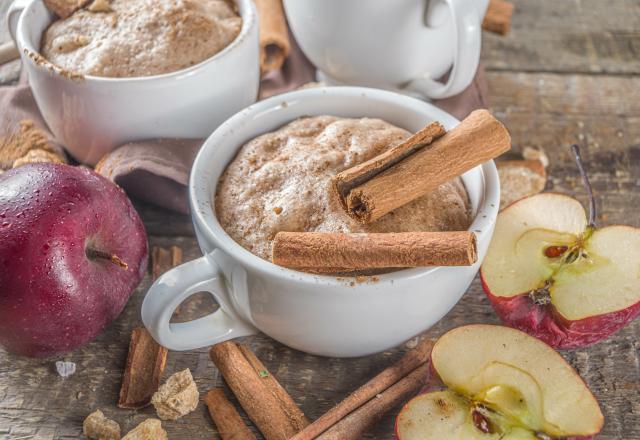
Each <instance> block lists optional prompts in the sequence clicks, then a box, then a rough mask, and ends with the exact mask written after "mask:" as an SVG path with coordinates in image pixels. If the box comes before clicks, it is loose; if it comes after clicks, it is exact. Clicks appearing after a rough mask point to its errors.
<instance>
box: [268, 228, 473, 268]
mask: <svg viewBox="0 0 640 440" xmlns="http://www.w3.org/2000/svg"><path fill="white" fill-rule="evenodd" d="M477 258H478V257H477V251H476V236H475V234H474V233H473V232H470V231H460V232H457V231H454V232H399V233H394V232H391V233H360V234H343V233H336V232H278V233H277V234H276V237H275V239H274V241H273V248H272V260H273V262H274V263H275V264H277V265H279V266H283V267H289V268H291V269H324V270H328V271H335V272H347V271H350V270H358V269H376V268H390V267H421V266H470V265H472V264H473V263H475V262H476V260H477Z"/></svg>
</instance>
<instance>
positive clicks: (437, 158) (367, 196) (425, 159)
mask: <svg viewBox="0 0 640 440" xmlns="http://www.w3.org/2000/svg"><path fill="white" fill-rule="evenodd" d="M428 128H429V126H427V127H426V128H425V129H424V130H427V129H428ZM436 128H437V127H435V128H434V127H432V130H435V129H436ZM419 133H420V132H419ZM410 139H411V138H409V140H408V143H411V142H410ZM432 139H433V140H432V142H431V143H428V140H429V138H428V137H427V138H426V139H425V140H424V142H422V143H420V142H419V143H418V144H417V147H416V146H415V145H414V146H413V147H409V148H408V149H407V151H409V152H410V154H408V155H403V154H400V155H393V154H388V153H387V154H385V153H383V154H382V155H379V156H377V157H374V158H373V159H370V160H368V161H367V162H364V163H363V164H360V165H358V166H356V167H354V169H349V170H346V171H343V172H341V173H339V174H338V175H336V176H335V177H334V180H333V185H332V188H333V189H332V190H333V191H334V192H336V193H337V196H338V198H339V199H340V201H341V204H342V206H343V207H346V212H347V214H349V216H351V217H352V218H354V219H355V220H357V221H359V222H361V223H370V222H373V221H375V220H377V219H379V218H380V217H382V216H383V215H385V214H387V213H389V212H391V211H393V210H394V209H396V208H399V207H400V206H403V205H406V204H407V203H409V202H411V201H413V200H415V199H417V198H418V197H421V196H423V195H425V194H427V193H429V192H430V191H432V190H433V189H435V188H437V187H438V186H439V185H441V184H443V183H445V182H447V181H449V180H451V179H453V178H454V177H457V176H459V175H461V174H463V173H464V172H466V171H469V170H470V169H472V168H474V167H476V166H478V165H480V164H482V163H484V162H486V161H488V160H491V159H493V158H495V157H497V156H499V155H500V154H502V153H504V152H506V151H508V150H509V149H510V148H511V137H510V136H509V133H508V132H507V130H506V128H505V127H504V126H503V125H502V123H500V121H498V120H497V119H495V118H494V117H493V116H492V115H491V113H489V112H488V111H487V110H476V111H474V112H472V113H471V114H470V115H469V116H468V117H467V118H466V119H464V120H463V121H462V122H460V124H458V126H456V127H455V128H454V129H453V130H451V131H450V132H448V133H446V134H444V135H443V136H440V137H438V136H437V134H434V136H433V137H432ZM425 144H428V145H425ZM396 148H398V149H400V148H399V147H396ZM402 148H405V147H402ZM398 158H399V159H400V160H398Z"/></svg>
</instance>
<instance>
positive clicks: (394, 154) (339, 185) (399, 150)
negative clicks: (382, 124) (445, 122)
mask: <svg viewBox="0 0 640 440" xmlns="http://www.w3.org/2000/svg"><path fill="white" fill-rule="evenodd" d="M446 133H447V130H445V128H444V127H443V126H442V124H441V123H439V122H432V123H431V124H429V125H427V126H425V127H424V128H422V129H421V130H420V131H418V132H417V133H415V134H413V135H411V136H410V137H409V138H408V139H407V140H405V141H404V142H401V143H400V144H398V145H396V146H395V147H392V148H390V149H389V150H387V151H385V152H384V153H382V154H379V155H378V156H376V157H374V158H372V159H370V160H368V161H366V162H364V163H361V164H359V165H356V166H354V167H351V168H349V169H346V170H344V171H342V172H340V173H339V174H337V175H336V176H335V177H334V178H333V180H332V182H331V183H332V187H333V190H334V191H335V192H336V193H337V194H338V200H339V201H340V204H341V205H342V208H343V209H344V210H345V211H348V209H349V208H348V206H347V196H348V195H349V192H350V191H351V190H352V189H354V188H356V187H357V186H359V185H362V184H363V183H365V182H366V181H367V180H369V179H371V178H373V177H375V176H376V175H377V174H379V173H380V170H382V169H387V168H390V167H392V166H393V165H395V164H397V163H398V162H400V161H401V160H402V159H404V158H406V157H408V156H409V155H411V154H412V153H415V152H416V151H417V150H418V149H419V148H422V147H424V146H426V145H429V144H430V143H431V142H433V141H434V140H435V139H438V138H440V137H442V136H444V135H445V134H446Z"/></svg>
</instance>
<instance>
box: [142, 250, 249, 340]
mask: <svg viewBox="0 0 640 440" xmlns="http://www.w3.org/2000/svg"><path fill="white" fill-rule="evenodd" d="M202 291H205V292H208V293H210V294H211V295H212V296H213V297H214V298H215V300H216V302H217V303H218V304H219V305H220V308H219V309H218V310H216V311H215V312H213V313H211V314H209V315H207V316H204V317H202V318H198V319H195V320H193V321H188V322H183V323H175V324H172V323H170V322H169V320H170V319H171V316H172V315H173V312H174V311H175V309H176V308H177V307H178V306H179V305H180V304H181V303H182V302H183V301H184V300H185V299H187V298H188V297H190V296H191V295H194V294H195V293H198V292H202ZM142 322H143V323H144V325H145V327H146V328H147V329H148V330H149V333H151V336H153V338H154V339H155V340H156V341H157V342H158V343H159V344H160V345H162V346H164V347H167V348H168V349H169V350H177V351H182V350H192V349H195V348H200V347H206V346H209V345H214V344H218V343H220V342H224V341H227V340H229V339H234V338H238V337H241V336H248V335H252V334H255V333H257V330H256V329H255V327H253V326H252V325H251V324H249V323H248V322H246V321H244V320H243V319H242V318H240V316H239V315H238V313H237V312H236V311H235V309H234V307H233V305H232V302H231V300H230V297H229V292H228V291H227V287H226V286H225V283H224V276H223V274H222V271H221V270H220V267H219V266H218V264H217V263H216V262H215V261H214V259H213V257H212V256H211V255H210V254H207V255H205V256H203V257H200V258H198V259H196V260H193V261H189V262H188V263H185V264H182V265H180V266H178V267H174V268H173V269H171V270H170V271H168V272H166V273H165V274H163V275H162V276H161V277H160V278H158V279H157V280H156V281H155V283H153V285H152V286H151V287H150V288H149V291H148V292H147V294H146V296H145V298H144V301H143V302H142Z"/></svg>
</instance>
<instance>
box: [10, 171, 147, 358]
mask: <svg viewBox="0 0 640 440" xmlns="http://www.w3.org/2000/svg"><path fill="white" fill-rule="evenodd" d="M87 246H93V247H94V248H96V249H98V250H101V251H106V252H108V253H109V254H115V255H117V256H118V257H119V258H120V259H121V260H122V261H124V262H126V263H127V264H128V268H127V269H126V270H125V269H123V268H121V267H119V266H117V265H115V264H113V263H111V262H110V261H107V260H104V259H89V258H88V257H87V256H86V254H85V248H86V247H87ZM147 256H148V248H147V237H146V233H145V230H144V226H143V224H142V221H141V220H140V217H139V216H138V214H137V213H136V211H135V209H134V208H133V205H132V204H131V202H130V201H129V199H128V198H127V196H126V195H125V194H124V192H123V191H122V190H121V189H120V188H119V187H117V186H116V185H115V184H113V183H112V182H110V181H109V180H107V179H105V178H104V177H102V176H100V175H98V174H96V173H95V172H93V171H90V170H88V169H86V168H81V167H72V166H69V165H61V164H30V165H24V166H22V167H19V168H16V169H13V170H10V171H7V172H5V173H3V174H0V286H2V288H1V289H0V345H1V346H3V347H4V348H5V349H6V350H7V351H9V352H12V353H16V354H19V355H24V356H33V357H48V356H53V355H58V354H61V353H65V352H68V351H70V350H73V349H74V348H77V347H79V346H81V345H83V344H85V343H87V342H88V341H90V340H91V339H93V338H94V337H95V336H96V335H97V334H98V333H99V332H100V331H101V330H102V329H103V328H104V327H105V326H106V325H107V324H108V323H110V322H111V321H112V320H113V319H115V318H116V317H117V316H118V315H119V314H120V312H121V311H122V309H123V308H124V305H125V304H126V302H127V300H128V299H129V296H130V295H131V293H132V292H133V290H134V289H135V287H136V286H137V285H138V283H139V282H140V280H141V279H142V277H143V276H144V273H145V270H146V267H147Z"/></svg>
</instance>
